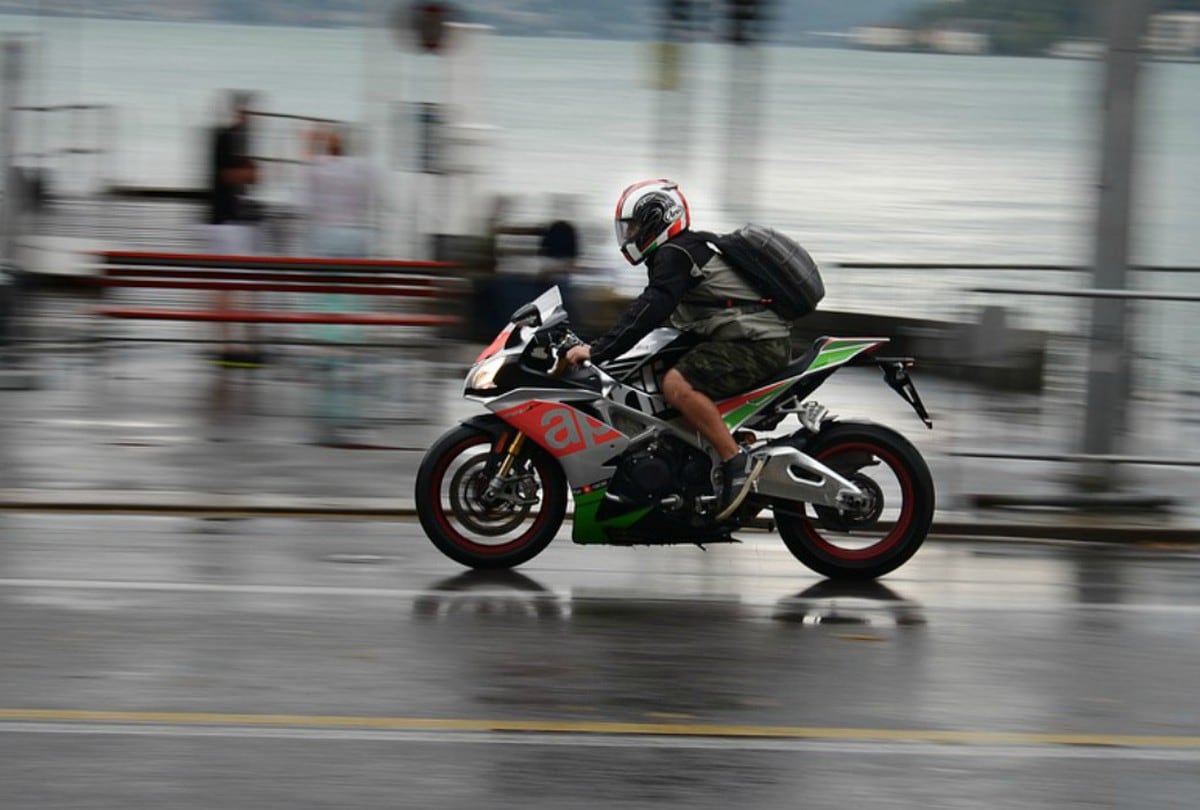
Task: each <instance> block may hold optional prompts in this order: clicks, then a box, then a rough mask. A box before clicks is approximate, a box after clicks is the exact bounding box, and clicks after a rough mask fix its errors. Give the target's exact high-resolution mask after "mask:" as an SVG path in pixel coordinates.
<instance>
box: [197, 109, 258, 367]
mask: <svg viewBox="0 0 1200 810" xmlns="http://www.w3.org/2000/svg"><path fill="white" fill-rule="evenodd" d="M253 102H254V98H253V96H252V95H251V94H250V93H247V92H245V91H230V92H229V94H228V96H227V102H226V103H227V105H228V107H227V110H226V118H225V120H224V121H223V122H222V123H221V124H220V125H218V126H217V127H216V128H215V129H214V130H213V132H212V136H211V139H210V153H209V217H208V245H209V251H210V252H212V253H215V254H218V255H223V256H248V255H252V254H254V253H257V252H258V247H259V219H260V218H261V217H260V216H259V213H260V212H259V210H258V206H257V205H256V203H255V201H253V200H252V199H251V198H250V196H249V191H250V189H251V188H252V187H253V186H254V184H255V183H257V182H258V167H257V166H256V165H255V163H254V160H253V158H251V156H250V115H249V111H250V108H251V106H252V104H253ZM250 303H251V299H250V297H249V293H240V294H236V295H235V294H234V293H233V292H232V291H229V290H218V291H217V293H216V295H215V296H214V298H213V308H214V309H215V310H217V311H218V312H225V313H227V312H230V311H232V310H235V309H237V308H239V307H244V306H247V305H248V304H250ZM256 334H257V333H256V329H255V328H254V326H253V324H243V325H241V327H240V328H237V325H236V324H234V323H232V322H226V321H218V322H217V339H218V340H219V341H220V343H221V347H220V349H219V351H218V353H217V356H216V360H217V361H218V362H219V363H221V364H222V365H230V366H256V365H260V364H261V363H262V352H261V351H260V349H259V348H258V347H257V345H256V340H255V338H256ZM239 336H240V338H239Z"/></svg>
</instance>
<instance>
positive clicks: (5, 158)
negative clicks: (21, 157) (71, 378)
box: [0, 38, 32, 390]
mask: <svg viewBox="0 0 1200 810" xmlns="http://www.w3.org/2000/svg"><path fill="white" fill-rule="evenodd" d="M0 51H2V55H0V61H2V64H0V173H2V175H3V176H2V177H0V192H2V193H3V195H4V196H3V198H2V199H0V390H3V389H10V390H11V389H24V388H30V387H32V380H31V378H30V377H29V375H26V374H24V373H22V372H20V371H19V370H17V369H16V368H15V366H16V358H15V357H14V356H13V354H12V347H13V343H14V332H15V328H16V327H15V324H16V319H17V317H18V315H19V310H20V295H21V287H22V281H23V279H22V278H21V273H20V268H18V267H17V266H16V263H15V261H14V258H15V255H14V254H15V252H16V235H17V222H18V217H19V216H20V214H21V204H22V199H21V198H22V197H23V196H24V194H23V189H22V188H21V185H20V184H19V183H18V182H17V176H16V171H17V169H16V166H15V162H16V151H17V150H16V121H15V120H14V118H15V116H16V107H17V102H18V99H17V92H18V90H19V89H20V81H21V42H20V41H19V40H17V39H13V38H9V39H6V40H4V43H3V45H2V46H0Z"/></svg>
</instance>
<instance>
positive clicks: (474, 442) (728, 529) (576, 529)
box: [416, 287, 934, 579]
mask: <svg viewBox="0 0 1200 810" xmlns="http://www.w3.org/2000/svg"><path fill="white" fill-rule="evenodd" d="M887 342H888V339H887V338H883V337H864V338H838V337H822V338H818V339H817V340H815V341H814V342H813V344H812V345H811V347H810V348H809V349H808V350H807V351H806V352H804V354H802V355H801V356H800V357H798V358H796V359H794V360H793V361H792V362H791V363H790V364H789V365H788V366H787V367H786V368H785V369H784V370H783V371H782V372H780V373H779V374H778V375H776V376H775V377H774V378H772V379H770V380H767V381H766V382H763V383H761V384H759V385H758V386H756V387H755V388H754V389H753V390H751V391H747V392H745V393H742V394H739V395H736V396H732V397H729V398H727V399H724V400H720V401H717V402H716V405H717V408H718V410H719V411H720V412H721V414H722V416H723V418H724V420H725V423H726V425H727V426H728V427H729V429H730V431H731V432H732V433H733V436H734V438H735V439H736V440H737V441H738V442H739V443H740V444H742V446H744V447H746V448H747V450H748V452H749V454H750V458H751V463H752V466H751V474H750V477H751V480H752V481H753V483H752V484H751V485H750V486H749V487H748V490H747V494H746V496H745V498H744V500H742V501H741V502H740V503H735V504H733V505H730V506H725V505H723V504H722V503H721V499H720V497H719V495H718V493H720V492H721V481H720V480H719V479H720V468H721V465H720V463H719V462H720V459H719V458H718V456H717V454H716V453H715V451H714V450H713V449H712V447H711V446H710V445H709V444H708V443H707V442H706V441H705V440H704V439H703V438H702V437H701V436H699V434H697V433H696V431H695V430H694V429H693V428H691V427H689V425H688V424H687V423H686V422H684V421H683V420H682V419H681V417H680V415H679V413H678V412H677V411H675V410H673V409H672V408H670V407H669V406H668V405H667V403H666V401H665V400H664V398H663V396H662V393H661V380H662V375H663V374H665V373H666V371H667V370H668V369H670V368H671V367H672V366H673V365H674V364H675V362H676V361H677V360H678V359H679V357H680V356H682V354H683V353H684V352H686V351H687V350H688V348H690V346H691V345H693V344H691V342H690V340H689V339H688V338H687V337H686V335H684V334H683V333H680V332H678V331H676V330H674V329H670V328H659V329H656V330H654V331H652V332H651V333H650V334H649V335H647V336H646V337H645V338H643V339H642V340H641V342H639V343H638V344H637V345H636V346H634V347H633V348H632V349H630V350H629V351H628V352H626V353H625V354H624V355H622V356H621V357H619V358H617V359H615V360H612V361H609V362H606V363H602V364H592V363H583V364H581V365H578V366H572V365H570V364H568V363H567V362H566V359H565V355H566V352H567V350H568V349H569V348H570V347H571V346H574V345H578V344H579V343H580V340H579V338H578V337H577V336H576V335H575V334H574V333H573V332H572V331H571V328H570V325H569V323H568V318H567V313H566V310H565V309H564V307H563V302H562V297H561V295H560V293H559V290H558V288H557V287H554V288H551V289H550V290H548V291H546V292H545V293H543V294H542V295H541V296H539V297H538V298H537V299H535V300H534V301H532V302H530V303H528V304H525V305H524V306H522V307H521V308H520V309H518V310H517V311H516V312H515V313H514V314H513V316H512V318H511V320H510V321H509V323H508V324H507V325H506V326H505V327H504V328H503V329H502V330H501V332H500V334H499V335H497V336H496V339H495V340H494V341H492V343H491V345H489V346H488V347H487V348H485V349H484V350H483V352H482V353H481V354H480V355H479V357H478V358H477V359H476V360H475V363H474V365H473V366H472V367H471V369H470V371H469V372H468V373H467V376H466V380H465V382H464V392H463V393H464V396H465V397H466V398H467V399H470V400H473V401H476V402H479V403H481V404H482V405H484V406H485V407H486V408H487V409H488V410H489V411H491V413H488V414H484V415H480V416H477V417H473V418H470V419H467V420H465V421H464V422H462V423H461V424H459V425H458V426H457V427H455V428H453V429H451V430H450V431H449V432H447V433H446V434H445V435H443V436H442V437H441V438H439V439H438V440H437V441H436V442H435V443H434V444H433V445H432V446H431V447H430V448H429V450H428V451H427V452H426V454H425V457H424V459H423V460H422V462H421V466H420V468H419V470H418V472H417V481H416V505H417V514H418V516H419V518H420V521H421V525H422V527H423V528H424V530H425V532H426V534H427V535H428V536H429V538H430V540H432V541H433V543H434V545H435V546H437V548H438V549H440V550H441V551H442V552H443V553H444V554H445V555H446V556H448V557H450V558H451V559H453V560H455V561H457V562H459V563H462V564H463V565H466V566H469V567H471V568H510V567H513V566H517V565H521V564H522V563H525V562H527V561H529V560H531V559H532V558H533V557H535V556H536V555H537V554H538V553H540V552H541V551H542V550H543V549H545V548H546V546H547V545H549V543H550V541H551V540H553V539H554V537H555V535H556V534H557V533H558V530H559V528H560V527H561V525H562V523H563V520H564V519H565V517H566V512H567V499H568V494H570V496H571V498H572V500H573V503H574V515H573V521H572V528H571V539H572V540H573V541H574V542H575V543H580V544H589V545H590V544H601V545H604V544H607V545H618V546H627V545H642V544H645V545H668V544H684V543H687V544H696V545H700V546H704V545H705V544H708V543H721V542H737V541H736V540H735V539H734V537H733V533H734V532H735V531H737V530H739V529H742V528H745V527H747V526H750V525H751V524H752V523H760V522H761V520H762V519H761V518H760V517H759V516H760V514H761V513H762V512H764V511H765V510H769V511H770V512H771V513H772V515H773V519H774V523H775V526H776V528H777V529H778V532H779V535H780V536H781V538H782V539H783V543H784V545H785V546H786V547H787V548H788V550H789V551H790V552H791V553H792V554H793V555H794V556H795V557H796V558H797V559H798V560H799V561H800V562H801V563H803V564H804V565H806V566H808V567H809V568H811V569H812V570H814V571H816V572H818V573H820V574H823V575H825V576H826V577H832V578H845V579H873V578H875V577H879V576H882V575H884V574H887V573H888V572H890V571H893V570H895V569H896V568H898V567H899V566H900V565H902V564H904V563H905V562H906V561H907V560H908V559H909V558H911V557H912V555H913V554H915V553H916V551H917V549H918V548H920V546H921V544H922V542H924V540H925V536H926V534H927V533H928V531H929V527H930V523H931V521H932V519H933V511H934V486H933V479H932V477H931V476H930V473H929V468H928V467H927V465H926V464H925V461H924V459H923V458H922V457H921V455H920V453H919V452H918V451H917V449H916V448H915V447H913V445H912V444H911V443H910V442H909V441H908V440H907V439H905V438H904V437H903V436H902V435H900V434H899V433H897V432H896V431H894V430H892V429H890V428H888V427H885V426H883V425H880V424H876V423H873V422H865V421H842V420H839V419H837V418H836V417H833V416H831V415H830V414H829V413H828V411H827V409H825V408H824V407H823V406H821V405H820V404H819V403H817V402H815V401H812V400H808V397H809V395H811V394H812V393H813V391H815V390H816V389H817V387H818V386H820V385H821V384H822V383H823V382H825V380H827V379H828V378H829V377H830V376H831V375H832V374H834V373H835V372H836V371H838V370H839V369H841V368H844V367H846V366H850V365H874V366H877V367H878V368H879V369H881V370H882V372H883V377H884V380H885V381H886V382H887V384H888V385H889V386H890V387H891V388H892V389H893V390H894V391H896V393H898V394H899V395H900V396H901V398H903V399H904V400H905V401H906V402H908V403H909V405H910V406H911V407H912V408H913V410H914V411H915V412H916V413H917V415H918V416H919V417H920V418H921V420H922V421H923V422H924V423H925V425H926V426H927V427H929V428H932V427H933V422H932V420H931V419H930V417H929V414H928V412H927V411H926V409H925V406H924V404H923V403H922V401H921V398H920V396H919V395H918V393H917V390H916V387H915V386H914V385H913V382H912V379H911V377H910V376H909V374H908V370H909V369H910V368H911V366H912V365H913V360H912V359H911V358H885V357H875V356H874V355H873V352H874V351H875V350H876V349H878V348H879V347H880V346H883V345H885V344H886V343H887ZM793 415H794V416H796V417H797V418H798V420H799V423H800V426H799V428H798V429H792V430H790V431H789V430H785V431H780V430H779V425H780V423H782V422H783V421H784V419H786V418H787V417H789V416H793ZM760 434H761V435H760Z"/></svg>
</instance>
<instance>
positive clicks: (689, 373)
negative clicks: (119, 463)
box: [675, 338, 792, 399]
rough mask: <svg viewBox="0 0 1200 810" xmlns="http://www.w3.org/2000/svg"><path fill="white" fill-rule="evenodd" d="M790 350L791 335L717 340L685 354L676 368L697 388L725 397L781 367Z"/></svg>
mask: <svg viewBox="0 0 1200 810" xmlns="http://www.w3.org/2000/svg"><path fill="white" fill-rule="evenodd" d="M791 351H792V341H791V339H790V338H769V339H766V340H714V341H712V342H709V343H701V344H700V345H699V346H697V347H696V348H694V349H692V350H691V351H689V352H688V353H687V354H685V355H684V356H683V357H682V358H680V360H679V362H678V363H676V364H675V370H676V371H678V372H679V373H680V374H682V375H683V378H684V379H685V380H687V381H688V382H689V383H691V386H692V387H693V388H695V389H696V390H697V391H700V392H701V393H703V394H707V395H708V396H709V397H711V398H713V399H724V398H725V397H729V396H732V395H733V394H740V393H742V392H743V391H748V390H750V389H751V388H753V387H754V386H755V384H757V383H760V382H762V381H763V380H766V379H768V378H769V377H772V376H774V375H775V374H777V373H779V372H780V371H782V370H783V368H784V366H786V365H787V364H788V360H789V359H790V358H791Z"/></svg>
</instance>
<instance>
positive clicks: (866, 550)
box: [775, 422, 934, 579]
mask: <svg viewBox="0 0 1200 810" xmlns="http://www.w3.org/2000/svg"><path fill="white" fill-rule="evenodd" d="M803 450H804V452H805V453H808V454H809V455H810V456H812V457H813V458H815V459H817V460H818V461H820V462H821V463H822V464H824V465H826V466H827V467H830V468H831V469H833V470H835V471H836V472H838V473H839V474H840V475H842V476H844V477H846V478H849V479H850V480H851V481H853V482H854V483H855V484H856V485H858V486H859V488H860V489H862V490H863V492H864V493H865V494H866V496H867V497H866V502H865V503H864V504H862V506H861V507H860V508H859V509H858V510H857V511H856V512H855V513H853V514H848V513H839V512H838V511H837V510H836V509H832V508H830V507H824V506H813V505H811V504H804V503H800V502H795V501H793V502H788V503H781V504H779V505H778V507H777V508H776V510H775V522H776V525H777V526H778V527H779V534H780V536H781V537H782V538H783V543H784V545H786V546H787V548H788V551H790V552H792V555H793V556H795V557H796V559H798V560H799V561H800V562H802V563H804V564H805V565H806V566H808V567H809V568H811V569H812V570H814V571H816V572H817V573H819V574H824V575H825V576H827V577H830V578H833V579H874V578H875V577H880V576H883V575H884V574H887V573H889V572H891V571H894V570H896V569H897V568H899V567H900V566H901V565H903V564H904V563H905V562H907V561H908V560H909V558H910V557H912V555H913V554H915V553H916V552H917V549H919V548H920V547H921V544H922V543H923V542H925V537H926V535H927V534H928V533H929V527H930V524H931V523H932V522H933V509H934V488H933V477H932V476H931V475H930V473H929V467H928V466H927V465H926V464H925V460H924V459H923V458H921V454H920V453H919V452H917V449H916V448H915V447H913V446H912V444H911V443H910V442H909V441H908V440H907V439H905V438H904V437H903V436H901V435H900V434H899V433H896V432H895V431H893V430H891V429H889V428H886V427H883V426H882V425H874V424H868V423H853V422H842V423H833V424H832V425H830V426H829V427H827V428H826V429H824V430H822V431H821V433H820V434H818V435H817V436H816V437H814V438H813V439H811V440H809V441H808V442H807V444H805V445H804V447H803Z"/></svg>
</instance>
